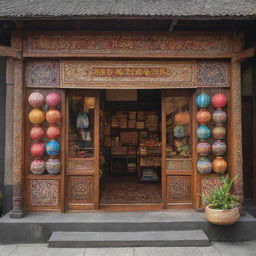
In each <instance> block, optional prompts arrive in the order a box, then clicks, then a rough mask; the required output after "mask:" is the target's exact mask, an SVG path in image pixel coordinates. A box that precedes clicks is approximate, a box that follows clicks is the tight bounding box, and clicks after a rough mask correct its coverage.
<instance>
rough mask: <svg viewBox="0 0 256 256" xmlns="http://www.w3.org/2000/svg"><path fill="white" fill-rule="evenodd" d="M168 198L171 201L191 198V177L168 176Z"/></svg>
mask: <svg viewBox="0 0 256 256" xmlns="http://www.w3.org/2000/svg"><path fill="white" fill-rule="evenodd" d="M168 179H169V182H168V184H169V187H168V198H169V200H168V201H169V202H171V201H183V200H191V177H190V176H168Z"/></svg>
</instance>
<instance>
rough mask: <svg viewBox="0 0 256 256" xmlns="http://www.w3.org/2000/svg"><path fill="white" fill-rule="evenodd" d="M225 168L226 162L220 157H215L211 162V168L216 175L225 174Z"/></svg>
mask: <svg viewBox="0 0 256 256" xmlns="http://www.w3.org/2000/svg"><path fill="white" fill-rule="evenodd" d="M227 167H228V164H227V162H226V161H225V160H224V159H223V158H222V157H221V156H217V157H216V158H215V159H214V160H213V162H212V168H213V171H214V172H215V173H218V174H222V173H225V172H226V170H227Z"/></svg>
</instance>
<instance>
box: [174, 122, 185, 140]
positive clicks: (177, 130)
mask: <svg viewBox="0 0 256 256" xmlns="http://www.w3.org/2000/svg"><path fill="white" fill-rule="evenodd" d="M173 135H174V136H175V137H176V138H183V137H185V136H186V127H185V126H184V125H180V124H178V125H176V126H175V127H174V128H173Z"/></svg>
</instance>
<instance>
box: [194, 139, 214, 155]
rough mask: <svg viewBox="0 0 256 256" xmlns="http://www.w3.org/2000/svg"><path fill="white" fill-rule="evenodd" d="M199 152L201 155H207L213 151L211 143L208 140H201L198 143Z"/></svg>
mask: <svg viewBox="0 0 256 256" xmlns="http://www.w3.org/2000/svg"><path fill="white" fill-rule="evenodd" d="M197 153H198V154H199V155H200V156H207V155H208V154H210V153H211V145H210V143H208V142H205V141H204V142H199V143H198V144H197Z"/></svg>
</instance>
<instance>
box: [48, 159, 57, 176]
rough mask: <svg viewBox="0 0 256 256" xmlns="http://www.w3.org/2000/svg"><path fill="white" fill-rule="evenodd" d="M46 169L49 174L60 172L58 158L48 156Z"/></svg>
mask: <svg viewBox="0 0 256 256" xmlns="http://www.w3.org/2000/svg"><path fill="white" fill-rule="evenodd" d="M46 170H47V172H48V173H49V174H58V173H59V172H60V160H59V159H57V158H54V159H53V158H50V159H48V160H47V162H46Z"/></svg>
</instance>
